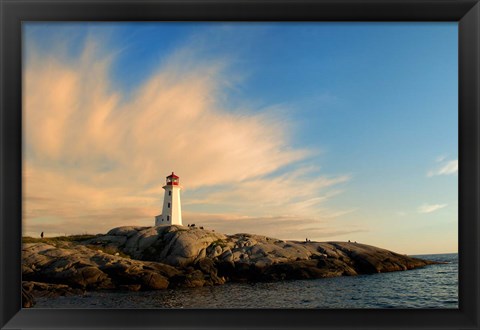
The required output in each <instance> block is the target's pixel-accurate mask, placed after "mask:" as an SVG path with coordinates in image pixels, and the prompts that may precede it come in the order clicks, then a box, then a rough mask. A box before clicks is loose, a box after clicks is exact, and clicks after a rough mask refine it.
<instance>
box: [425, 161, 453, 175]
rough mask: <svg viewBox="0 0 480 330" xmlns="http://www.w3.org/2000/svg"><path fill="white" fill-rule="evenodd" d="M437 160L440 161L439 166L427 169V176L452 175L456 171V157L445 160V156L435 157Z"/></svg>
mask: <svg viewBox="0 0 480 330" xmlns="http://www.w3.org/2000/svg"><path fill="white" fill-rule="evenodd" d="M437 162H438V163H440V166H439V167H438V168H436V169H434V170H431V171H429V172H428V173H427V176H428V177H432V176H436V175H453V174H457V173H458V159H455V160H446V159H445V157H441V158H439V159H437Z"/></svg>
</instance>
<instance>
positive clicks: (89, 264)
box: [22, 226, 438, 307]
mask: <svg viewBox="0 0 480 330" xmlns="http://www.w3.org/2000/svg"><path fill="white" fill-rule="evenodd" d="M27 241H28V240H27ZM29 241H30V242H29V243H24V245H23V262H22V270H23V280H24V282H23V288H24V299H23V301H24V302H25V303H26V304H24V306H25V307H31V306H33V302H32V303H30V304H29V303H28V302H29V301H30V300H31V298H33V299H35V298H38V297H55V296H68V295H78V294H83V293H84V292H86V291H103V290H114V291H120V292H121V291H135V292H136V291H150V290H165V289H175V288H195V287H204V286H205V287H207V286H215V285H222V284H225V283H232V282H233V283H235V282H277V281H285V280H304V279H320V278H331V277H338V276H356V275H362V274H375V273H386V272H395V271H404V270H411V269H416V268H419V267H424V266H426V265H432V264H437V263H438V262H436V261H429V260H423V259H419V258H413V257H409V256H405V255H401V254H398V253H395V252H392V251H388V250H385V249H381V248H378V247H374V246H370V245H366V244H361V243H356V242H312V241H310V242H298V241H285V240H278V239H275V238H270V237H265V236H260V235H254V234H235V235H224V234H220V233H216V232H213V231H209V230H204V229H199V228H186V227H182V226H159V227H119V228H114V229H112V230H110V231H109V232H108V233H107V234H106V235H96V236H94V237H89V238H85V237H83V238H80V239H78V240H67V239H65V240H61V238H57V239H44V240H37V242H35V241H34V242H32V239H30V240H29Z"/></svg>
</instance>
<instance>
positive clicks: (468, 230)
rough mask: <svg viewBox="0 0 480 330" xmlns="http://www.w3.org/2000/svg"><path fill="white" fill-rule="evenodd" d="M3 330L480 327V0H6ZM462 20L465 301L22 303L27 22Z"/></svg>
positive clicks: (0, 121)
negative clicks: (243, 305)
mask: <svg viewBox="0 0 480 330" xmlns="http://www.w3.org/2000/svg"><path fill="white" fill-rule="evenodd" d="M0 10H1V68H2V75H1V111H0V125H1V135H0V136H1V138H0V139H1V140H0V143H1V144H0V145H1V149H0V171H1V172H0V180H1V185H0V186H1V190H0V191H1V193H0V194H1V199H0V203H1V204H0V211H1V233H0V235H1V237H0V244H1V246H0V249H1V250H0V253H1V255H0V262H1V268H0V290H1V291H0V313H1V314H0V325H1V328H2V329H26V328H28V329H67V328H81V329H83V328H85V329H104V328H105V329H106V328H114V329H137V328H138V329H142V328H162V329H267V328H268V329H302V328H332V329H337V328H342V329H345V328H355V329H377V328H378V329H380V328H381V329H384V328H393V329H404V328H409V329H427V328H429V329H437V328H442V329H479V324H480V322H479V309H480V306H479V297H480V294H479V293H480V291H479V290H480V286H479V277H480V273H479V264H480V263H479V250H480V249H479V239H480V236H479V178H480V176H479V171H480V162H479V159H480V152H479V137H480V136H479V133H480V130H479V110H480V4H479V3H478V1H476V0H402V1H398V0H383V1H377V0H373V1H372V0H336V1H333V0H325V1H324V0H298V1H295V0H270V1H269V0H259V1H249V0H229V1H220V0H177V1H171V0H140V1H135V0H122V1H113V0H112V1H105V0H102V1H90V0H69V1H67V0H64V1H58V0H0ZM153 20H169V21H171V20H180V21H384V22H387V21H456V22H458V24H459V149H458V151H459V280H460V281H459V282H460V286H459V308H458V309H452V310H440V309H431V310H426V309H410V310H406V309H395V310H381V309H378V310H365V309H353V310H337V309H330V310H303V309H298V310H276V309H261V310H257V309H245V310H232V309H228V310H227V309H225V310H221V309H220V310H211V309H209V310H207V309H192V310H178V309H165V310H157V309H151V310H149V309H132V310H125V309H123V310H114V309H104V310H101V309H96V310H88V309H78V310H76V309H70V310H67V309H22V308H21V266H20V265H21V214H22V199H21V190H22V189H21V187H22V181H21V164H22V139H21V137H22V135H21V129H22V118H21V104H22V95H21V76H22V64H21V47H22V39H21V25H22V22H24V21H153Z"/></svg>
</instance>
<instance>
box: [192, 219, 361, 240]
mask: <svg viewBox="0 0 480 330" xmlns="http://www.w3.org/2000/svg"><path fill="white" fill-rule="evenodd" d="M184 222H185V223H190V224H191V223H195V225H196V226H204V227H205V228H206V229H215V230H217V231H220V232H222V233H227V234H235V233H255V234H258V235H265V236H271V237H275V238H279V239H293V240H302V241H303V240H305V238H306V237H308V238H310V239H326V240H329V239H334V238H336V237H345V236H346V235H352V234H355V233H361V232H365V230H364V229H363V228H360V227H355V226H354V227H349V228H347V229H344V228H333V227H332V226H331V225H330V224H329V223H328V221H325V219H323V218H322V219H319V218H306V217H297V216H265V217H249V216H238V215H237V216H236V215H231V214H201V215H200V214H190V213H186V214H185V215H184Z"/></svg>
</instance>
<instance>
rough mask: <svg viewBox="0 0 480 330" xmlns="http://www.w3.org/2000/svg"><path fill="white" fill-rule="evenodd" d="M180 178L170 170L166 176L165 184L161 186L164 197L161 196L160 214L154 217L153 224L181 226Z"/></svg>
mask: <svg viewBox="0 0 480 330" xmlns="http://www.w3.org/2000/svg"><path fill="white" fill-rule="evenodd" d="M179 179H180V178H179V177H178V176H176V175H175V173H173V172H172V174H170V175H169V176H167V184H166V185H164V186H163V189H165V197H164V198H163V210H162V214H160V215H157V216H156V217H155V226H163V225H164V226H170V225H180V226H182V205H181V203H180V190H181V189H182V187H181V186H180V185H179V183H180V180H179Z"/></svg>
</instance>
